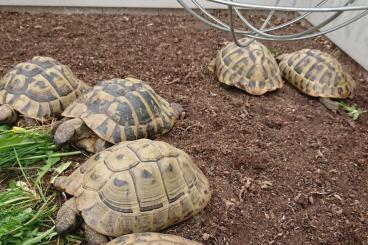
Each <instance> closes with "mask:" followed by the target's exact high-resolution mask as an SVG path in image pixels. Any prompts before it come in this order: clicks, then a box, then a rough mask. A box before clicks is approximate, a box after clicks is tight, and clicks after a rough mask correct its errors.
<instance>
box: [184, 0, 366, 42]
mask: <svg viewBox="0 0 368 245" xmlns="http://www.w3.org/2000/svg"><path fill="white" fill-rule="evenodd" d="M177 1H178V2H179V4H181V5H182V6H183V8H184V9H186V10H187V11H188V12H189V13H191V14H192V15H193V16H195V17H196V18H197V19H199V20H201V21H203V22H204V23H205V24H207V25H208V26H210V27H213V28H217V29H220V30H222V31H227V32H229V31H230V32H231V31H232V32H234V33H236V34H242V35H246V36H248V37H252V38H256V39H262V40H301V39H305V38H310V37H315V36H318V35H323V34H327V33H329V32H332V31H335V30H337V29H339V28H341V27H344V26H346V25H348V24H350V23H352V22H354V21H356V20H357V19H359V18H361V17H363V16H365V15H366V14H367V11H364V12H362V13H361V14H359V15H357V16H355V17H354V18H352V19H350V20H347V21H345V22H343V23H342V24H340V25H338V26H335V27H333V28H330V29H327V30H325V31H321V32H317V33H313V34H310V35H307V36H301V35H299V34H294V36H293V35H291V37H290V35H289V37H287V36H275V35H274V36H272V35H271V37H266V36H265V34H266V32H269V31H273V30H277V29H281V28H284V27H287V26H288V25H291V24H292V23H295V22H297V21H299V20H301V19H303V18H305V17H306V16H308V15H310V14H311V13H312V12H316V11H311V12H308V13H304V14H303V15H301V16H299V17H297V18H295V19H292V20H290V21H288V22H286V23H283V24H281V25H278V26H275V27H271V28H268V29H265V30H262V31H259V30H258V29H255V30H253V31H244V30H240V29H236V28H234V27H233V26H231V27H230V26H228V25H227V24H225V23H223V22H221V21H219V20H218V21H216V20H217V19H216V17H214V16H213V15H211V14H210V13H208V12H207V11H206V9H204V8H203V7H202V6H201V5H200V4H199V3H198V2H196V0H192V1H195V4H196V6H197V7H199V6H200V7H201V8H200V9H201V11H202V12H203V13H205V14H206V15H207V16H208V17H209V18H211V19H212V20H214V21H216V22H217V23H220V24H221V25H219V24H215V23H212V22H210V21H208V20H207V19H205V18H203V17H202V16H201V15H199V14H197V13H196V12H194V11H193V10H192V9H191V8H190V7H189V6H188V5H187V4H185V3H184V2H183V1H182V0H177ZM208 1H211V0H208ZM327 1H328V0H322V1H321V2H320V3H319V4H317V5H316V7H319V6H321V5H323V4H324V3H325V2H327ZM349 2H350V3H352V2H355V0H349V1H348V3H346V5H347V4H349ZM367 9H368V7H367ZM314 10H315V9H314ZM229 11H232V9H231V10H229ZM339 12H340V11H339ZM333 16H334V15H333ZM330 18H332V17H330ZM246 22H247V21H246ZM248 23H249V22H248ZM324 23H327V20H326V21H324V22H322V23H321V24H319V28H321V27H324V26H325V25H326V24H324ZM249 24H250V23H249ZM250 29H251V28H250ZM312 31H314V30H311V29H309V30H306V31H304V32H303V33H304V34H307V33H310V32H312Z"/></svg>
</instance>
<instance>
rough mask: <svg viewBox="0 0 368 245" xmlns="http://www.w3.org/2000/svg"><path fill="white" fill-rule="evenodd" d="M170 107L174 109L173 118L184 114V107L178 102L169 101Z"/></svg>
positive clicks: (181, 116)
mask: <svg viewBox="0 0 368 245" xmlns="http://www.w3.org/2000/svg"><path fill="white" fill-rule="evenodd" d="M171 108H172V109H173V111H174V117H175V118H183V117H184V115H185V109H184V107H183V106H182V105H180V104H178V103H171Z"/></svg>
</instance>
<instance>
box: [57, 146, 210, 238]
mask: <svg viewBox="0 0 368 245" xmlns="http://www.w3.org/2000/svg"><path fill="white" fill-rule="evenodd" d="M54 186H55V187H57V188H58V189H60V190H63V191H65V192H66V193H68V194H70V195H73V197H72V198H71V199H69V200H68V201H66V202H65V203H64V205H63V206H62V207H61V208H60V210H59V211H58V213H57V217H56V231H57V232H58V233H59V234H64V233H66V232H67V231H69V230H70V229H71V228H73V227H74V226H75V224H76V221H77V217H78V215H79V214H80V215H81V216H82V218H83V220H84V222H85V225H84V226H85V228H84V230H85V235H86V239H87V241H88V243H89V244H100V243H101V244H105V243H104V242H106V241H107V240H106V237H105V236H111V237H118V236H121V235H124V234H129V233H135V232H147V231H159V230H162V229H165V228H166V227H168V226H171V225H174V224H176V223H179V222H181V221H183V220H186V219H188V218H190V217H191V216H193V215H195V214H197V213H198V212H200V211H201V210H202V209H203V208H204V207H205V206H206V205H207V203H208V201H209V199H210V196H211V192H210V189H209V183H208V180H207V178H206V177H205V176H204V175H203V173H202V172H201V170H200V169H199V168H198V167H197V166H196V165H195V164H194V163H193V161H192V160H191V158H190V156H189V155H187V154H186V153H185V152H184V151H182V150H179V149H177V148H175V147H173V146H171V145H170V144H168V143H165V142H162V141H152V140H150V139H139V140H135V141H125V142H121V143H119V144H117V145H114V146H112V147H110V148H107V149H105V150H103V151H101V152H99V153H97V154H95V155H94V156H92V157H91V158H90V159H89V160H87V161H86V162H85V163H83V164H82V165H81V166H80V167H79V168H77V169H76V170H75V171H74V172H73V173H72V174H71V175H69V176H61V177H58V178H56V179H55V181H54Z"/></svg>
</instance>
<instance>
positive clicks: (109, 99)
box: [62, 77, 177, 144]
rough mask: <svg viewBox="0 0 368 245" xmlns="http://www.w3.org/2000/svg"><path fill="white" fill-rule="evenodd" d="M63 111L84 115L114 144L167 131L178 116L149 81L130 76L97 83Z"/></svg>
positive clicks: (67, 114) (103, 136)
mask: <svg viewBox="0 0 368 245" xmlns="http://www.w3.org/2000/svg"><path fill="white" fill-rule="evenodd" d="M62 115H63V116H64V117H69V118H78V117H79V118H81V119H82V120H83V121H84V122H85V124H86V125H87V126H88V127H89V128H90V129H92V130H93V131H94V132H95V133H96V134H97V135H98V136H99V137H100V138H102V139H104V140H105V141H108V142H110V143H112V144H117V143H119V142H121V141H126V140H136V139H139V138H154V137H155V135H157V134H165V133H167V132H168V131H170V129H171V128H172V126H173V124H174V121H175V120H176V117H177V115H176V114H175V113H174V111H173V108H172V107H171V106H170V104H169V103H168V102H167V101H166V100H165V99H163V98H162V97H160V96H158V95H157V94H156V93H155V92H154V91H153V90H152V88H151V87H150V86H149V85H148V84H147V83H146V82H144V81H141V80H138V79H135V78H130V77H128V78H125V79H112V80H105V81H102V82H100V83H98V84H97V85H96V86H95V87H94V88H93V89H92V90H91V91H89V93H87V94H86V95H85V96H83V97H82V98H80V99H79V100H77V101H75V102H74V103H73V104H71V105H70V106H69V107H67V108H66V109H65V111H64V113H63V114H62Z"/></svg>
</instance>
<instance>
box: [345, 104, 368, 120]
mask: <svg viewBox="0 0 368 245" xmlns="http://www.w3.org/2000/svg"><path fill="white" fill-rule="evenodd" d="M339 106H340V107H341V109H343V110H344V111H345V112H346V113H347V114H348V115H349V116H350V117H351V118H352V119H353V120H354V121H356V120H358V118H359V117H360V115H362V113H364V112H365V111H362V110H361V109H359V108H358V107H357V105H352V106H349V105H348V104H346V103H345V102H344V101H340V102H339Z"/></svg>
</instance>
